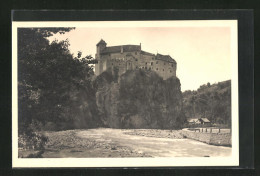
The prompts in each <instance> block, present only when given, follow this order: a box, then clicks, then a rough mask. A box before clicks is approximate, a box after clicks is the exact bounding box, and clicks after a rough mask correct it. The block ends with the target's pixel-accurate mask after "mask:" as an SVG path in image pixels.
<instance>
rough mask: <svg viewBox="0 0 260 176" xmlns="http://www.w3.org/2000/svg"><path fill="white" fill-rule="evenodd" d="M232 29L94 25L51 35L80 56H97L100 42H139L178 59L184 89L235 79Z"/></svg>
mask: <svg viewBox="0 0 260 176" xmlns="http://www.w3.org/2000/svg"><path fill="white" fill-rule="evenodd" d="M230 35H231V31H230V28H229V27H131V28H129V27H107V28H104V27H102V28H101V27H92V28H88V27H85V28H76V29H75V30H72V31H70V32H68V33H66V34H63V35H60V34H57V35H55V36H53V37H51V38H50V40H53V39H54V38H56V39H58V40H65V39H68V40H69V41H70V48H69V49H70V51H71V53H74V55H75V56H76V54H77V52H78V51H82V54H83V56H86V55H92V56H93V57H94V56H95V53H96V44H97V43H98V42H99V41H100V39H103V40H105V41H106V43H107V46H116V45H127V44H133V45H139V44H140V43H141V45H142V50H144V51H147V52H150V53H154V54H156V53H157V52H158V53H160V54H165V55H170V56H171V57H172V58H174V59H175V61H176V62H177V73H176V74H177V77H178V78H179V79H180V82H181V90H182V91H185V90H196V89H198V88H199V87H200V85H203V84H207V83H208V82H209V83H211V84H214V83H217V82H220V81H225V80H228V79H231V38H230V37H231V36H230Z"/></svg>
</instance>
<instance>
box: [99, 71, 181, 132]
mask: <svg viewBox="0 0 260 176" xmlns="http://www.w3.org/2000/svg"><path fill="white" fill-rule="evenodd" d="M113 73H114V74H113ZM118 79H119V80H117V75H116V74H115V71H114V72H111V71H106V72H104V73H102V74H101V75H99V76H98V77H97V80H98V81H99V83H98V87H99V89H98V94H97V95H98V96H97V100H98V106H99V109H100V112H102V113H101V116H102V114H103V116H104V117H107V118H108V119H107V120H106V121H107V122H108V126H110V127H117V128H161V129H166V128H168V129H173V128H180V127H181V125H182V124H183V119H184V118H183V117H182V94H181V91H180V81H179V79H178V78H176V77H171V78H169V79H167V80H163V79H162V78H161V77H160V76H159V75H157V74H156V73H155V72H153V71H149V70H129V71H127V72H126V73H124V74H123V75H121V76H120V77H119V78H118ZM101 80H102V81H101ZM100 81H101V82H100ZM110 122H111V123H110ZM113 125H115V126H113Z"/></svg>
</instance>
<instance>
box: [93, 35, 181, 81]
mask: <svg viewBox="0 0 260 176" xmlns="http://www.w3.org/2000/svg"><path fill="white" fill-rule="evenodd" d="M96 46H97V53H96V56H95V57H96V59H97V61H98V63H97V64H96V65H95V74H96V75H100V74H101V73H102V72H104V71H106V70H107V69H109V68H112V69H113V68H114V67H118V73H119V75H122V74H123V73H125V72H126V71H127V70H133V69H145V70H153V71H155V72H156V73H157V74H158V75H159V76H161V77H162V78H163V79H164V80H165V79H168V78H169V77H172V76H176V68H177V63H176V61H175V60H174V59H173V58H171V56H169V55H162V54H156V55H155V54H152V53H148V52H145V51H143V50H142V49H141V44H140V45H121V46H109V47H107V43H106V42H105V41H104V40H102V39H101V40H100V41H99V42H98V43H97V45H96Z"/></svg>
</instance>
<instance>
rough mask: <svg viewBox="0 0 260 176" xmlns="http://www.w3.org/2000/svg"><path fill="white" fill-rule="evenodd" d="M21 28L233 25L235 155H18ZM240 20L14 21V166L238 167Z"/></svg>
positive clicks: (233, 128)
mask: <svg viewBox="0 0 260 176" xmlns="http://www.w3.org/2000/svg"><path fill="white" fill-rule="evenodd" d="M18 27H90V28H91V27H102V28H104V27H128V28H130V27H134V28H136V27H230V30H231V58H232V59H231V67H232V68H231V69H232V78H231V85H232V86H231V88H232V91H231V93H232V96H231V97H232V155H231V156H229V157H174V158H168V157H165V158H37V159H34V158H18V102H17V101H18V90H17V87H18V84H17V28H18ZM237 37H238V36H237V20H185V21H116V22H115V21H99V22H97V21H93V22H83V21H82V22H78V21H77V22H69V21H67V22H57V21H55V22H12V149H13V150H12V166H13V167H149V166H151V167H152V166H157V167H159V166H238V165H239V130H238V115H239V114H238V39H237Z"/></svg>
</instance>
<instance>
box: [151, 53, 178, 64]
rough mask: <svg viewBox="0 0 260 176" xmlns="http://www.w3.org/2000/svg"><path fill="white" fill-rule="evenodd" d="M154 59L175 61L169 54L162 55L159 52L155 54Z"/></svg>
mask: <svg viewBox="0 0 260 176" xmlns="http://www.w3.org/2000/svg"><path fill="white" fill-rule="evenodd" d="M155 59H158V60H163V61H167V62H173V63H176V61H175V60H174V59H173V58H172V57H171V56H169V55H162V54H159V53H157V55H156V56H155Z"/></svg>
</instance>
